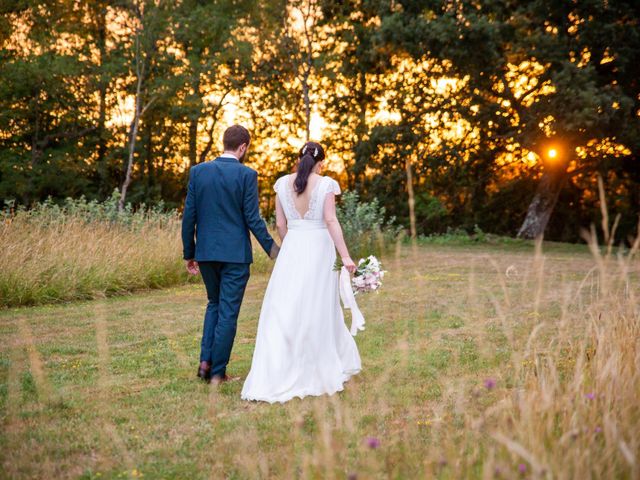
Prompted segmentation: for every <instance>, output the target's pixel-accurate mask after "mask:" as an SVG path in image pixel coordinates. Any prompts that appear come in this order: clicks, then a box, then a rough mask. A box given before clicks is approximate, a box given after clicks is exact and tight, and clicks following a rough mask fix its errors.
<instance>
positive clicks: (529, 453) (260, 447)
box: [0, 245, 640, 480]
mask: <svg viewBox="0 0 640 480" xmlns="http://www.w3.org/2000/svg"><path fill="white" fill-rule="evenodd" d="M384 260H385V268H386V269H387V270H388V275H387V276H386V277H385V280H386V283H385V285H384V287H383V289H382V291H381V292H380V293H379V294H372V295H369V296H365V297H361V299H360V300H359V303H360V307H361V309H362V310H363V313H364V314H365V317H366V319H367V325H366V330H364V331H363V332H361V333H359V334H358V336H357V337H356V341H357V343H358V347H359V349H360V353H361V357H362V363H363V371H362V373H361V374H360V375H358V376H356V377H355V378H353V379H352V380H350V381H349V382H348V383H347V384H346V388H345V391H343V392H341V393H339V394H337V395H334V396H332V397H326V396H325V397H318V398H306V399H303V400H298V399H295V400H293V401H291V402H289V403H287V404H285V405H280V404H274V405H268V404H256V403H248V402H243V401H241V400H240V390H241V388H242V382H235V383H230V384H225V385H223V386H221V387H219V388H217V389H216V388H214V387H210V386H208V385H205V384H202V383H199V382H198V381H196V378H195V373H196V367H197V361H198V353H199V340H200V331H201V322H202V314H203V311H204V306H205V297H204V290H203V287H202V286H201V285H187V286H183V287H178V288H172V289H166V290H156V291H150V292H147V293H138V294H135V295H132V296H126V297H115V298H109V299H104V300H93V301H87V302H83V303H72V304H67V305H56V306H40V307H32V308H18V309H11V310H4V311H0V382H1V383H0V409H1V410H0V412H1V421H2V425H3V428H2V433H1V436H0V452H1V453H0V455H1V458H0V461H1V463H0V465H1V472H2V474H1V477H2V478H47V479H49V478H86V479H89V478H91V479H97V478H147V479H156V478H180V479H182V478H188V479H191V480H194V479H200V478H360V479H365V478H394V479H395V478H397V479H404V478H407V479H413V478H567V479H569V478H628V479H632V478H640V464H639V463H640V433H639V432H640V402H638V392H640V345H639V343H640V309H639V306H640V304H639V302H638V298H637V295H638V292H640V288H638V287H639V286H640V281H639V280H638V275H639V270H640V266H639V264H638V260H637V259H635V260H628V259H617V258H615V257H612V258H609V259H606V258H600V257H596V258H594V257H592V256H591V254H590V253H589V251H588V250H587V248H586V247H584V248H570V249H569V248H565V247H554V246H545V248H544V252H543V253H542V254H538V255H535V254H534V247H533V246H529V247H528V248H525V247H523V246H522V245H519V246H517V247H509V246H505V245H502V246H493V247H492V246H486V245H485V246H482V245H479V246H460V247H447V246H442V245H431V246H419V247H415V248H412V247H410V246H404V247H398V249H397V250H396V253H395V255H389V256H388V257H387V258H385V259H384ZM267 280H268V276H267V274H265V273H256V274H254V275H253V276H252V278H251V280H250V285H249V288H248V290H247V294H246V296H245V302H244V304H243V308H242V312H241V318H240V321H239V328H238V334H237V337H236V342H235V346H234V350H233V353H232V357H231V363H230V367H229V370H228V371H229V373H231V374H232V375H240V376H242V377H243V378H244V377H245V376H246V374H247V371H248V368H249V365H250V361H251V355H252V349H253V344H254V338H255V332H256V326H257V319H258V314H259V309H260V304H261V299H262V295H263V292H264V289H265V287H266V283H267Z"/></svg>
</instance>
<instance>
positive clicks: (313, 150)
mask: <svg viewBox="0 0 640 480" xmlns="http://www.w3.org/2000/svg"><path fill="white" fill-rule="evenodd" d="M322 160H324V148H322V145H320V144H319V143H316V142H307V143H305V144H304V147H302V148H301V149H300V154H299V158H298V170H297V175H296V179H295V180H294V182H293V189H294V190H295V191H296V193H297V194H298V195H300V194H301V193H302V192H304V191H305V189H306V188H307V182H308V181H309V175H311V172H312V171H313V167H315V166H316V163H318V162H321V161H322Z"/></svg>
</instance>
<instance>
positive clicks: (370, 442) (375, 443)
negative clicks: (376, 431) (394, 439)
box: [367, 437, 380, 450]
mask: <svg viewBox="0 0 640 480" xmlns="http://www.w3.org/2000/svg"><path fill="white" fill-rule="evenodd" d="M367 446H368V447H369V448H371V449H372V450H373V449H376V448H378V447H379V446H380V440H378V439H377V438H376V437H369V438H367Z"/></svg>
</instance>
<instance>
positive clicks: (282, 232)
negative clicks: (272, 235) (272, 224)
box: [276, 195, 287, 242]
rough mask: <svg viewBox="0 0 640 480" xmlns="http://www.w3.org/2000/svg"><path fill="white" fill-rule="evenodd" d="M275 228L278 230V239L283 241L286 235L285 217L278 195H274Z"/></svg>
mask: <svg viewBox="0 0 640 480" xmlns="http://www.w3.org/2000/svg"><path fill="white" fill-rule="evenodd" d="M276 229H277V230H278V235H279V236H280V241H281V242H282V241H284V237H285V236H286V235H287V217H286V216H285V214H284V209H283V208H282V204H281V203H280V197H279V196H278V195H276Z"/></svg>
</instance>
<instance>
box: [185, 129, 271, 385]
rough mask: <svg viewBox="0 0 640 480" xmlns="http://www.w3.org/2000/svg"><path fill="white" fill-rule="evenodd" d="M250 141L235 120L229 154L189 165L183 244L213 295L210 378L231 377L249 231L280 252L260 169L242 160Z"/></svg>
mask: <svg viewBox="0 0 640 480" xmlns="http://www.w3.org/2000/svg"><path fill="white" fill-rule="evenodd" d="M250 141H251V136H250V135H249V132H248V131H247V129H246V128H244V127H243V126H241V125H233V126H232V127H229V128H228V129H227V130H226V131H225V132H224V136H223V138H222V143H223V146H224V153H223V154H222V155H220V156H219V157H218V158H216V159H215V160H214V161H212V162H204V163H201V164H198V165H195V166H193V167H191V169H190V170H189V186H188V188H187V199H186V201H185V204H184V214H183V217H182V245H183V249H184V251H183V254H184V259H185V261H186V264H187V271H188V272H189V273H190V274H192V275H197V274H198V271H199V272H200V274H201V275H202V280H203V281H204V285H205V287H206V290H207V298H208V300H209V302H208V303H207V310H206V312H205V315H204V327H203V332H202V344H201V351H200V366H199V368H198V377H200V378H202V379H203V380H205V381H207V382H209V381H212V382H215V383H221V382H225V381H228V380H231V378H230V377H228V376H227V374H226V368H227V364H228V363H229V357H230V356H231V348H232V347H233V340H234V338H235V336H236V326H237V321H238V313H239V312H240V304H241V303H242V297H243V296H244V290H245V287H246V286H247V281H248V280H249V265H250V264H251V262H253V256H252V252H251V239H250V238H249V230H251V232H253V234H254V235H255V237H256V239H257V240H258V242H260V245H261V246H262V248H263V249H264V250H265V251H266V252H267V254H269V256H270V257H271V258H272V259H275V258H276V256H277V255H278V251H279V248H278V245H277V244H276V243H275V242H274V241H273V238H271V235H269V232H268V231H267V227H266V225H265V223H264V220H263V219H262V217H260V210H259V207H258V174H257V172H256V171H254V170H252V169H251V168H249V167H246V166H244V165H243V164H242V161H243V159H244V157H245V154H246V152H247V149H248V148H249V143H250ZM196 236H197V241H195V237H196Z"/></svg>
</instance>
